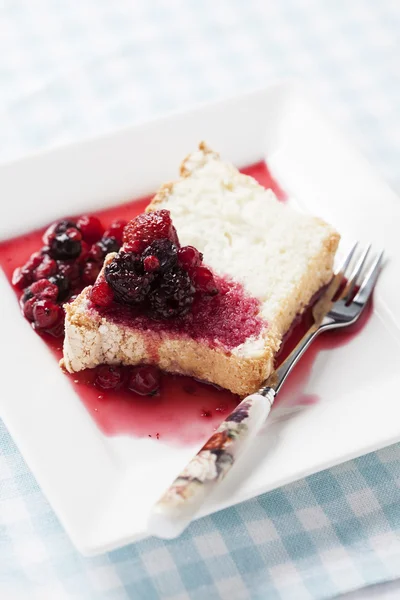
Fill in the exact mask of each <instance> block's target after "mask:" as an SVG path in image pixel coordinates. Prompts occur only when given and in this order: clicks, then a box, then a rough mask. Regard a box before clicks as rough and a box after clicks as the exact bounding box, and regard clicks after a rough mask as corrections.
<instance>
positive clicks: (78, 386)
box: [0, 162, 371, 444]
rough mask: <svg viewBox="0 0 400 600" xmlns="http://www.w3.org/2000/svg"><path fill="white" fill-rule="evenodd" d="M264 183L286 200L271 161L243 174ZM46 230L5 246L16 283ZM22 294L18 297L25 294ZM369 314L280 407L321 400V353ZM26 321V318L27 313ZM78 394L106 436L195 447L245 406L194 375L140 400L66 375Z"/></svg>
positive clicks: (333, 336) (133, 211)
mask: <svg viewBox="0 0 400 600" xmlns="http://www.w3.org/2000/svg"><path fill="white" fill-rule="evenodd" d="M242 172H244V173H246V174H248V175H251V176H252V177H254V178H255V179H256V180H257V181H258V182H259V183H260V184H261V185H263V186H265V187H267V188H271V189H272V190H273V191H274V192H275V193H276V195H277V196H278V198H279V199H280V200H282V201H283V200H285V195H284V193H283V192H282V190H281V189H280V187H279V186H278V185H277V183H276V182H275V181H274V180H273V179H272V177H271V175H270V173H269V171H268V169H267V167H266V165H265V163H263V162H260V163H257V164H254V165H251V166H249V167H247V168H245V169H243V170H242ZM150 199H151V197H147V198H143V199H140V200H133V201H131V202H128V203H126V204H123V205H119V206H116V207H112V208H110V209H106V210H103V211H99V212H98V213H96V214H97V216H98V217H99V218H100V219H101V221H102V223H103V224H104V225H105V226H106V227H108V226H109V224H110V223H111V222H112V221H114V220H115V219H117V218H118V219H126V220H129V219H132V218H133V217H134V216H136V215H137V214H139V213H141V212H143V211H144V209H145V208H146V206H147V204H148V203H149V200H150ZM44 230H45V228H43V229H40V230H36V231H33V232H30V233H28V234H26V235H23V236H20V237H18V238H14V239H11V240H7V241H4V242H1V243H0V266H1V267H2V268H3V270H4V272H5V274H6V276H7V278H8V279H9V280H10V281H11V277H12V274H13V271H14V269H15V268H16V267H18V266H20V265H22V264H23V263H24V262H25V261H26V260H27V259H28V257H29V256H30V255H31V254H32V253H33V252H35V251H36V250H38V248H39V247H40V246H41V237H42V234H43V232H44ZM19 293H20V292H18V290H17V294H19ZM370 312H371V309H369V310H367V311H366V313H365V315H364V316H363V318H362V320H361V321H360V323H359V324H358V325H357V328H356V329H353V330H352V331H351V332H340V331H337V332H331V333H329V335H325V336H321V338H320V339H319V340H317V341H316V342H315V343H314V344H313V345H312V347H311V348H310V349H309V350H308V351H307V353H306V355H305V357H303V358H302V360H301V361H300V363H299V364H298V365H297V366H296V368H295V369H294V372H293V374H292V375H291V376H290V378H289V379H288V382H287V383H286V384H285V386H284V388H283V390H282V392H281V393H280V395H279V403H280V404H281V403H283V402H285V401H287V402H290V404H291V405H294V404H297V405H298V404H304V405H305V404H312V403H313V402H315V401H316V400H317V398H316V397H314V396H310V395H305V394H304V393H303V389H304V388H305V386H306V384H307V381H308V378H309V375H310V373H311V370H312V365H313V362H314V360H315V357H316V355H317V354H318V352H319V350H321V349H328V348H334V347H337V346H340V345H343V344H345V343H347V342H348V341H350V339H351V338H352V337H353V336H354V335H356V333H357V331H358V330H359V329H360V328H361V327H362V326H363V324H364V323H365V322H366V320H367V319H368V317H369V314H370ZM21 318H23V317H22V315H21ZM310 319H311V312H310V311H306V312H305V313H304V315H303V316H302V318H301V319H299V321H298V322H297V323H296V324H295V326H294V327H293V328H292V330H291V331H290V332H289V334H288V335H287V336H286V339H285V344H284V346H283V348H282V349H281V351H280V353H279V356H278V360H282V359H283V358H284V357H285V356H286V355H287V354H288V353H289V352H290V351H291V349H292V348H293V347H294V346H295V345H296V343H297V341H298V340H299V339H300V338H301V336H302V335H303V333H304V332H305V331H306V329H307V328H308V326H309V323H310ZM41 337H42V339H43V340H44V341H45V343H46V344H47V345H48V347H49V348H50V349H51V350H52V352H53V353H54V355H55V357H56V359H57V360H59V359H60V358H61V356H62V338H54V337H52V336H51V335H49V334H41ZM66 377H68V378H69V379H70V381H71V385H72V386H73V387H74V389H75V391H76V393H77V394H78V396H79V397H80V399H81V400H82V402H83V403H84V405H85V406H86V409H87V410H88V412H89V413H90V414H91V416H92V417H93V419H94V420H95V422H96V423H97V425H98V427H99V428H100V429H101V430H102V431H103V433H104V434H106V435H124V434H125V435H134V436H137V437H151V438H154V439H155V440H160V441H163V442H169V443H174V444H194V443H199V442H201V441H204V439H206V438H207V437H208V436H210V435H211V434H212V432H213V431H214V430H215V428H216V427H217V426H218V425H219V423H220V422H221V421H222V420H223V419H224V418H225V416H226V415H227V414H229V412H231V411H232V410H233V408H234V407H235V406H236V405H237V403H238V402H239V398H238V397H237V396H235V395H234V394H231V393H230V392H228V391H226V390H220V389H217V388H216V387H214V386H212V385H207V384H204V383H201V382H198V381H195V380H194V379H191V378H189V377H182V376H177V375H168V374H164V375H163V377H162V383H161V388H160V393H159V394H158V395H157V396H153V397H148V396H145V397H144V396H139V395H137V394H135V393H133V392H131V391H126V390H118V391H116V390H103V389H100V388H97V387H95V385H94V383H93V382H94V370H90V369H89V370H87V371H83V372H80V373H75V374H72V375H71V374H66Z"/></svg>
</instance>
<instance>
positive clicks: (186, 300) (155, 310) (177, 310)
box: [149, 267, 195, 319]
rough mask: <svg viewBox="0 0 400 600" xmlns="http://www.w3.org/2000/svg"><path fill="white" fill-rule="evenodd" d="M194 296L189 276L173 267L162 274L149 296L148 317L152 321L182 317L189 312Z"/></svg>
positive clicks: (178, 268)
mask: <svg viewBox="0 0 400 600" xmlns="http://www.w3.org/2000/svg"><path fill="white" fill-rule="evenodd" d="M194 294H195V288H194V287H193V284H192V282H191V280H190V277H189V275H188V274H187V273H186V271H184V270H183V269H181V268H180V267H174V268H173V269H171V270H170V271H167V272H166V273H164V275H163V277H162V278H160V280H159V282H158V286H157V287H156V288H155V289H153V290H152V292H151V293H150V294H149V301H150V310H149V315H150V316H151V317H152V318H154V319H171V318H172V317H182V316H184V315H186V314H187V313H188V312H189V311H190V308H191V306H192V304H193V298H194Z"/></svg>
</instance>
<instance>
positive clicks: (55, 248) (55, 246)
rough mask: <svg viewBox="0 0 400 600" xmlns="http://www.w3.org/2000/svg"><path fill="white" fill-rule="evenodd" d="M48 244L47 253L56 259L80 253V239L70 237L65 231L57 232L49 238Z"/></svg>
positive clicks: (64, 258)
mask: <svg viewBox="0 0 400 600" xmlns="http://www.w3.org/2000/svg"><path fill="white" fill-rule="evenodd" d="M75 231H77V230H75ZM49 244H50V252H49V254H50V256H51V257H52V258H56V259H57V260H66V259H71V258H76V257H77V256H79V254H80V253H81V242H80V240H77V239H72V238H71V237H70V236H69V235H68V233H67V232H66V231H65V232H62V233H57V235H56V236H55V237H54V238H53V239H50V242H49Z"/></svg>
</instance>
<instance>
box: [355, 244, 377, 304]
mask: <svg viewBox="0 0 400 600" xmlns="http://www.w3.org/2000/svg"><path fill="white" fill-rule="evenodd" d="M382 259H383V250H381V251H380V253H379V254H378V256H377V257H376V259H375V260H374V262H373V263H372V265H371V267H370V269H369V271H368V273H367V275H366V276H365V278H364V280H363V282H362V284H361V287H360V289H359V291H358V293H357V295H356V296H355V298H354V302H358V303H360V304H366V302H367V301H368V299H369V297H370V295H371V294H372V290H373V289H374V287H375V284H376V280H377V279H378V276H379V272H380V268H381V264H382Z"/></svg>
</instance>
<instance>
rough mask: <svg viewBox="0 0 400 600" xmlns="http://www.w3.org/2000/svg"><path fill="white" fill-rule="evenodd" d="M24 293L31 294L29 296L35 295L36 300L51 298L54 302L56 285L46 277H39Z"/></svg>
mask: <svg viewBox="0 0 400 600" xmlns="http://www.w3.org/2000/svg"><path fill="white" fill-rule="evenodd" d="M26 293H28V294H29V295H30V294H31V297H35V298H36V299H37V300H51V301H52V302H56V300H57V296H58V287H57V286H56V285H55V284H54V283H51V282H50V281H48V280H47V279H40V280H39V281H35V283H32V285H31V286H30V287H29V288H28V290H26ZM24 295H25V294H24Z"/></svg>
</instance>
